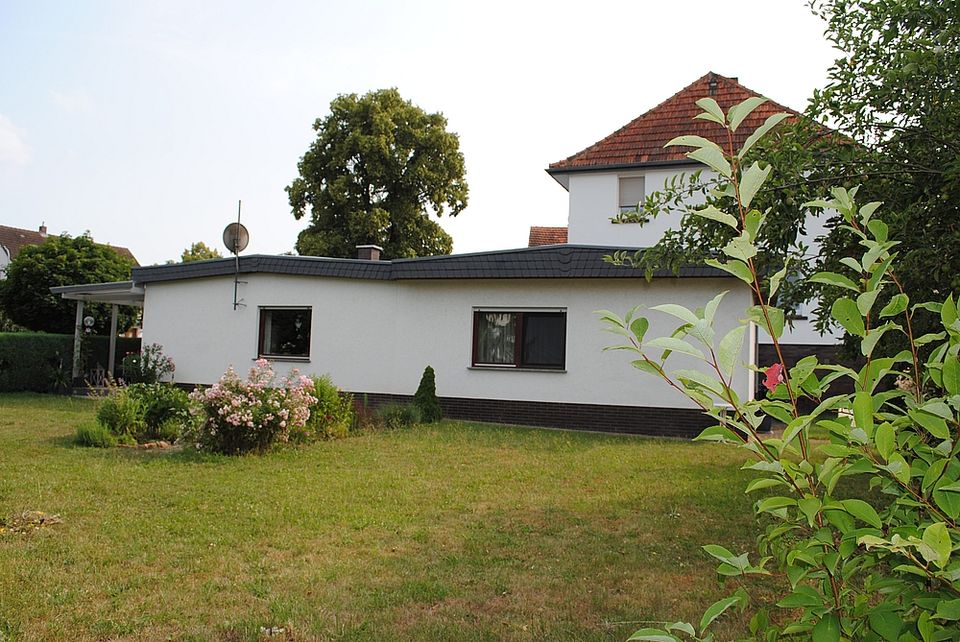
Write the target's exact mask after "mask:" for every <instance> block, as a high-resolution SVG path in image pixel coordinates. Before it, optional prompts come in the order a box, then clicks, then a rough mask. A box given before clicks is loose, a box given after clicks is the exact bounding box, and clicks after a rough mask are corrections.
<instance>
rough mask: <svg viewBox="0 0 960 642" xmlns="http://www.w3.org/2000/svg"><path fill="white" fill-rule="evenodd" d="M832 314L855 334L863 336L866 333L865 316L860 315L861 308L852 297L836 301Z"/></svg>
mask: <svg viewBox="0 0 960 642" xmlns="http://www.w3.org/2000/svg"><path fill="white" fill-rule="evenodd" d="M830 316H831V317H833V318H834V319H835V320H836V321H837V323H839V324H840V325H841V326H843V329H844V330H846V331H847V332H849V333H850V334H852V335H854V336H857V337H862V336H863V335H864V334H865V333H866V331H865V328H864V325H863V317H861V316H860V310H858V309H857V304H856V303H854V302H853V299H851V298H848V297H842V298H840V299H837V300H836V301H834V302H833V307H831V308H830Z"/></svg>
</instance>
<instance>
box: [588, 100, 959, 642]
mask: <svg viewBox="0 0 960 642" xmlns="http://www.w3.org/2000/svg"><path fill="white" fill-rule="evenodd" d="M761 103H762V99H759V98H751V99H749V100H746V101H744V102H743V103H741V104H739V105H736V106H734V107H732V108H731V109H730V110H729V111H728V112H727V113H724V112H723V110H722V109H721V108H720V107H719V105H718V104H717V103H716V102H715V101H714V100H713V99H711V98H704V99H702V100H700V101H698V103H697V104H698V105H699V106H700V108H701V109H702V110H703V111H702V113H700V114H699V115H698V116H697V118H701V119H705V120H708V121H711V122H715V123H717V124H719V125H720V126H722V127H724V128H725V129H726V131H727V133H728V136H727V140H726V141H724V143H723V145H724V146H721V144H718V143H717V142H714V141H711V140H707V139H705V138H702V137H698V136H681V137H679V138H676V139H674V140H673V141H671V142H670V143H669V144H670V145H685V146H688V147H692V148H694V149H693V151H691V152H689V153H688V154H687V156H688V157H689V158H691V159H693V160H696V161H698V162H701V163H703V164H705V165H707V166H708V167H709V168H710V169H711V170H713V171H714V172H716V174H717V175H718V177H719V179H718V183H717V185H716V186H715V187H714V192H715V195H723V196H728V197H730V201H731V202H733V203H735V207H734V208H731V211H724V210H722V209H720V208H718V207H717V206H716V205H712V204H711V205H706V206H703V207H700V208H699V209H695V210H692V211H691V214H693V215H696V216H699V217H703V218H706V219H710V220H711V221H715V222H717V223H719V224H722V225H724V226H726V227H728V228H730V230H731V231H732V232H733V236H732V238H731V240H730V241H729V242H728V243H727V244H726V245H725V246H724V247H723V248H722V254H723V257H722V258H712V259H709V260H707V261H706V262H707V263H708V264H709V265H711V266H713V267H715V268H717V269H719V270H723V271H724V272H727V273H729V274H730V275H732V276H734V277H736V278H737V279H739V280H740V281H742V282H743V283H744V284H745V285H746V286H747V287H749V289H750V291H751V293H752V297H753V300H754V305H753V306H751V307H750V308H749V309H747V310H746V311H745V317H746V318H745V319H744V320H743V321H742V322H741V324H740V325H738V326H737V327H735V328H734V329H733V330H730V331H728V332H727V333H726V334H724V335H723V336H722V337H717V333H716V332H715V330H714V322H715V320H716V318H717V311H718V309H719V307H720V305H721V302H722V300H723V297H724V294H725V293H721V294H719V295H718V296H716V297H714V298H713V299H712V300H711V301H709V302H707V304H706V305H705V306H704V307H703V308H702V309H700V310H689V309H687V308H684V307H683V306H680V305H676V304H664V305H658V306H654V307H652V308H650V310H651V311H652V312H656V313H659V314H664V315H667V316H668V317H670V318H671V319H674V320H675V321H676V322H678V323H677V325H676V326H675V328H674V330H673V331H672V332H671V333H670V334H669V335H668V336H663V337H648V336H647V331H648V330H649V328H650V321H649V319H648V318H647V317H645V316H642V315H641V314H640V309H639V308H635V309H633V310H631V311H629V312H628V313H627V314H626V315H625V316H623V317H620V316H619V315H617V314H615V313H613V312H610V311H601V312H599V313H598V314H599V315H600V317H601V319H602V320H603V322H604V324H605V326H606V329H607V330H609V331H611V332H613V333H615V334H617V335H619V336H621V337H622V339H623V340H622V342H621V343H620V344H619V345H616V346H611V348H610V349H620V350H628V351H630V352H632V353H634V355H635V357H636V358H635V359H634V360H633V361H632V364H633V365H634V366H635V367H636V368H637V369H639V370H641V371H643V372H645V373H647V374H649V375H652V376H655V377H658V378H660V379H662V380H663V381H665V382H666V383H667V384H668V385H670V386H671V387H673V388H674V389H676V390H678V391H680V392H681V393H683V394H684V395H685V396H686V397H687V398H688V399H690V400H691V401H692V402H693V403H695V404H696V405H697V406H698V407H699V408H701V409H702V410H703V412H704V413H706V414H708V415H709V416H711V417H712V418H713V419H714V420H715V421H716V424H715V425H713V426H711V427H709V428H707V429H706V430H704V431H703V432H702V433H701V434H700V436H699V437H698V439H700V440H708V441H716V442H721V443H734V444H738V445H739V447H741V448H743V449H744V450H746V451H748V452H749V453H750V454H751V456H752V459H753V461H751V462H750V463H748V464H746V465H745V466H744V467H745V468H747V469H751V470H754V471H756V472H757V473H758V477H757V478H755V479H754V480H753V481H751V482H750V484H749V485H748V486H747V489H746V491H747V492H748V493H753V492H758V491H762V493H761V494H762V498H761V499H758V501H757V502H756V503H755V505H754V511H755V513H756V515H757V516H758V518H760V519H761V520H762V521H763V522H764V523H765V524H766V525H767V528H766V530H765V533H764V535H763V536H762V537H761V538H760V540H759V551H758V552H759V553H760V555H759V556H757V561H756V562H751V561H750V555H749V554H748V553H741V554H735V553H733V552H731V551H729V550H728V549H726V548H724V547H722V546H718V545H707V546H704V551H705V552H706V553H707V554H709V555H710V556H712V557H713V558H715V559H716V560H717V561H719V566H718V567H717V572H718V574H719V575H720V576H722V577H725V578H739V579H744V578H747V577H749V576H758V575H770V574H776V575H778V576H782V577H784V578H786V583H785V586H787V587H788V590H785V592H784V593H783V594H782V595H780V597H779V599H777V600H776V602H775V603H773V604H767V603H764V602H761V601H758V599H757V598H755V597H753V596H751V594H750V593H749V591H748V590H747V589H746V585H744V586H741V587H740V588H739V589H738V590H737V591H736V592H735V593H734V594H733V595H731V596H729V597H727V598H724V599H722V600H720V601H718V602H716V603H714V604H713V605H711V606H710V607H709V608H708V609H707V610H706V612H705V613H704V615H703V618H702V619H701V621H700V622H699V624H698V626H694V625H693V624H692V623H688V622H675V623H670V624H664V625H663V626H662V627H661V628H645V629H641V630H639V631H637V632H636V633H635V634H634V635H633V636H632V637H631V638H630V639H631V640H650V641H657V642H664V641H678V640H703V641H707V640H712V639H713V633H712V632H711V627H712V626H713V624H714V623H715V622H716V621H717V619H718V618H720V617H721V616H722V615H723V614H724V613H725V612H726V611H728V610H729V609H732V608H740V609H747V608H749V609H751V611H752V612H753V616H752V619H751V620H750V631H749V633H748V634H747V635H745V638H746V639H752V640H777V639H782V638H783V639H786V638H790V639H813V640H815V642H837V641H839V640H841V639H848V640H854V639H855V640H861V639H862V640H891V641H894V640H904V641H908V640H916V641H920V640H923V642H933V641H934V640H946V639H957V638H958V637H960V627H958V621H960V556H955V555H954V554H953V550H954V548H955V547H957V546H958V543H960V524H958V518H960V460H958V452H960V440H958V434H960V420H958V412H960V360H958V352H960V321H958V314H957V304H956V302H955V300H954V298H953V296H952V295H951V296H949V297H947V298H946V300H945V301H943V302H936V303H928V302H913V301H912V300H911V297H910V293H909V292H907V291H905V290H904V288H903V286H902V285H901V282H900V280H899V279H898V277H897V275H896V273H895V271H894V268H895V265H896V259H897V252H896V248H897V245H898V243H897V241H895V240H893V239H891V238H889V228H888V226H887V225H886V224H885V223H884V222H883V221H882V220H881V219H880V218H878V217H876V216H875V214H876V213H877V211H878V209H879V207H880V203H876V202H873V203H868V204H865V205H863V206H859V205H858V204H857V202H856V194H857V190H856V189H855V188H854V189H849V190H847V189H844V188H835V189H833V190H832V192H831V197H830V198H829V199H824V200H819V201H813V202H810V203H807V204H805V205H804V206H803V207H804V208H808V207H809V208H822V209H825V210H831V211H835V212H837V213H839V215H840V217H841V218H842V223H841V224H840V225H841V227H842V229H843V231H844V232H846V233H848V234H850V235H853V236H854V237H855V238H856V239H857V241H858V244H859V247H860V248H861V252H860V255H859V256H856V257H853V256H849V257H845V258H843V259H842V261H841V264H842V265H843V267H844V268H845V271H844V272H820V273H817V274H815V275H813V276H812V277H811V278H810V281H811V282H814V283H817V284H820V285H823V286H826V287H832V288H838V289H839V290H841V291H842V293H841V295H840V296H838V297H837V298H836V299H835V301H834V303H833V305H832V308H831V311H830V313H831V317H832V318H833V320H834V321H835V322H836V323H838V324H840V325H841V326H842V327H843V328H844V329H845V330H846V332H847V333H848V335H850V336H851V337H854V338H855V339H856V340H857V341H858V342H859V346H860V352H861V354H862V355H863V357H864V359H865V363H864V365H863V367H861V368H859V369H853V368H849V367H846V366H843V365H832V364H821V363H819V362H818V360H817V359H816V357H813V356H809V357H805V358H803V359H801V360H800V361H798V362H797V363H796V364H795V365H793V367H792V368H789V369H788V368H787V364H786V362H785V360H784V359H783V353H782V351H781V349H780V338H781V336H782V334H783V328H784V319H785V315H784V311H783V310H782V309H780V308H778V307H775V306H774V305H772V304H771V302H772V301H775V300H776V294H777V290H778V288H779V287H780V285H781V283H783V281H784V278H785V276H786V274H787V266H784V267H783V268H782V269H781V270H780V271H779V272H777V273H776V274H774V275H773V276H771V277H770V278H769V279H765V278H763V275H762V274H761V272H760V271H759V270H758V252H759V250H758V245H759V239H760V238H761V236H762V233H763V230H764V226H765V224H766V214H765V213H764V212H761V211H759V210H757V209H755V208H753V207H751V205H752V203H753V201H754V198H755V197H756V195H757V194H758V193H759V192H760V191H761V189H762V188H763V186H764V183H765V181H766V180H767V178H768V177H769V175H770V172H771V167H770V166H769V165H766V164H764V163H763V162H762V161H756V162H753V163H751V164H749V165H746V164H745V163H744V162H743V159H744V157H745V155H746V153H747V152H748V151H749V149H750V148H751V147H752V146H753V145H754V144H755V143H756V142H757V141H759V140H760V139H761V138H762V137H763V136H764V135H766V134H767V133H768V132H769V131H771V130H772V129H773V128H774V127H776V126H777V125H778V124H779V123H780V122H781V121H782V120H783V119H784V118H785V116H786V115H785V114H777V115H774V116H771V117H770V118H768V119H767V121H766V123H765V124H764V125H762V126H761V127H760V128H758V129H757V130H756V132H755V133H754V134H753V135H751V136H750V137H749V138H748V139H747V141H746V143H745V144H744V146H743V147H742V148H740V149H735V148H734V146H733V144H732V141H733V134H734V132H735V131H736V129H737V128H738V127H739V125H740V124H741V123H742V122H743V119H744V118H745V117H746V116H747V115H748V114H749V113H750V112H751V111H753V110H754V109H755V108H756V107H757V106H758V105H760V104H761ZM884 290H886V291H887V292H886V295H884ZM878 300H881V301H888V302H887V303H886V304H885V305H883V306H882V307H879V306H878V305H876V304H877V301H878ZM878 308H879V309H878ZM921 315H927V316H928V317H932V319H931V318H927V319H924V325H928V326H929V325H930V323H931V322H933V321H934V320H935V321H936V322H938V323H939V325H940V326H941V327H942V330H941V331H938V332H933V333H927V334H924V335H922V336H919V337H917V336H914V333H913V328H914V326H915V321H916V320H917V318H918V317H919V316H921ZM751 323H752V324H756V325H757V326H759V327H760V328H762V329H763V330H765V331H766V332H767V334H768V335H769V336H770V337H771V339H772V341H773V344H774V348H775V351H776V354H777V356H778V362H777V363H774V364H765V366H766V367H765V368H764V369H763V370H764V372H765V373H766V381H765V385H766V386H767V388H768V389H769V391H770V394H769V395H768V397H767V398H766V399H762V400H752V399H741V398H740V397H739V395H738V394H737V392H736V390H735V386H734V380H735V378H736V377H735V374H736V372H737V369H738V368H740V367H742V366H741V364H740V363H738V362H739V360H740V358H741V354H742V351H743V343H744V340H745V337H746V336H747V330H748V325H749V324H751ZM891 333H896V334H899V335H901V336H902V337H903V340H904V341H905V342H906V343H907V344H908V345H909V349H907V350H903V351H901V352H899V353H897V354H893V355H887V354H882V353H881V352H880V351H879V349H878V345H881V344H880V339H881V338H882V337H884V336H885V335H888V334H891ZM901 343H902V342H901ZM921 354H923V355H926V354H929V357H927V358H926V360H925V361H923V360H922V359H921ZM677 355H682V358H683V359H684V360H686V361H687V362H688V363H689V361H690V360H691V359H692V360H694V362H695V363H697V364H698V365H697V367H696V368H679V369H673V363H674V359H675V358H676V356H677ZM840 380H847V381H849V382H850V384H851V387H852V389H853V392H851V393H845V394H833V390H835V388H834V387H832V384H834V383H835V382H838V381H840ZM801 401H803V402H812V405H813V406H814V409H813V411H812V412H808V413H805V412H802V411H801ZM767 417H770V418H772V419H774V420H777V421H780V422H782V423H783V424H785V428H784V432H783V435H782V436H781V437H779V438H772V437H768V436H766V435H763V434H761V433H760V430H759V429H760V425H761V423H762V422H763V421H764V420H765V419H766V418H767ZM812 431H816V432H817V433H819V434H827V435H829V443H824V444H821V445H817V444H816V442H813V441H811V432H812ZM863 476H866V477H868V478H869V488H870V490H871V491H872V492H870V493H869V495H868V496H867V497H860V496H856V493H853V492H852V491H850V488H851V484H849V483H844V481H845V480H846V479H848V478H852V477H863ZM868 500H869V501H868Z"/></svg>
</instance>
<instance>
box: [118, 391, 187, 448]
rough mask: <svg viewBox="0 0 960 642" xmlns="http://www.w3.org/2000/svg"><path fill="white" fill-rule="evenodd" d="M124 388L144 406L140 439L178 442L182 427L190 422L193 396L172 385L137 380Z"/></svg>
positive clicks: (138, 437)
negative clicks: (142, 431)
mask: <svg viewBox="0 0 960 642" xmlns="http://www.w3.org/2000/svg"><path fill="white" fill-rule="evenodd" d="M125 390H126V394H127V395H129V396H132V397H133V398H134V399H136V400H137V401H138V402H139V403H140V405H141V406H142V408H143V421H144V433H143V434H142V435H138V436H137V439H138V441H143V440H148V441H149V440H153V439H163V440H164V441H175V440H176V438H177V435H178V434H179V433H180V428H181V426H183V425H185V424H186V423H187V422H189V421H191V417H190V397H189V395H188V394H187V393H186V392H184V391H183V390H180V389H179V388H177V387H176V386H174V385H173V384H169V383H137V384H133V385H130V386H127V387H126V389H125Z"/></svg>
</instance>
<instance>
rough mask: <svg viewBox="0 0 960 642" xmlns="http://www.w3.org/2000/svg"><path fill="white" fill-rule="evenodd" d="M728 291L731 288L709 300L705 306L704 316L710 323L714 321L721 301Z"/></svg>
mask: <svg viewBox="0 0 960 642" xmlns="http://www.w3.org/2000/svg"><path fill="white" fill-rule="evenodd" d="M727 292H729V290H724V291H723V292H721V293H720V294H718V295H717V296H715V297H713V298H712V299H710V300H709V301H707V305H705V306H704V308H703V318H704V319H706V320H707V322H708V323H713V319H714V317H715V316H716V315H717V308H719V307H720V302H721V301H722V300H723V297H725V296H726V295H727Z"/></svg>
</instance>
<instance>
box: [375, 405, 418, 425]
mask: <svg viewBox="0 0 960 642" xmlns="http://www.w3.org/2000/svg"><path fill="white" fill-rule="evenodd" d="M375 415H376V420H377V423H378V424H379V425H381V426H383V427H384V428H387V429H389V430H397V429H399V428H409V427H410V426H413V425H414V424H418V423H420V419H421V418H420V409H419V408H417V407H416V406H414V405H413V404H401V403H391V404H387V405H386V406H383V407H382V408H378V409H377V412H376V413H375Z"/></svg>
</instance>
